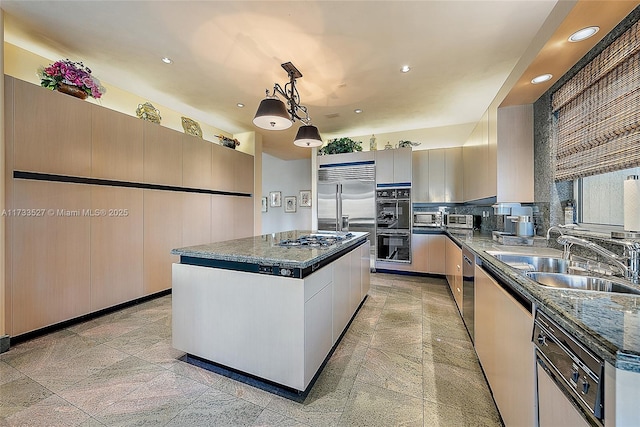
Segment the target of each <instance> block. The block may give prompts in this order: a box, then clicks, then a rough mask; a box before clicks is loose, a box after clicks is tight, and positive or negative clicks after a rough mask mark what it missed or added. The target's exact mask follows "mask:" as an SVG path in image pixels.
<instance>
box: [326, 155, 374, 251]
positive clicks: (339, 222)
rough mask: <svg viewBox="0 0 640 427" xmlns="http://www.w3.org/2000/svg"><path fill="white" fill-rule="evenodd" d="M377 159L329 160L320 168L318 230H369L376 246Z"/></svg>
mask: <svg viewBox="0 0 640 427" xmlns="http://www.w3.org/2000/svg"><path fill="white" fill-rule="evenodd" d="M375 186H376V185H375V163H374V162H373V161H363V162H352V163H340V164H325V165H320V168H319V170H318V230H330V231H368V232H369V233H370V235H369V240H370V242H371V248H372V250H374V249H373V248H375V234H376V222H375Z"/></svg>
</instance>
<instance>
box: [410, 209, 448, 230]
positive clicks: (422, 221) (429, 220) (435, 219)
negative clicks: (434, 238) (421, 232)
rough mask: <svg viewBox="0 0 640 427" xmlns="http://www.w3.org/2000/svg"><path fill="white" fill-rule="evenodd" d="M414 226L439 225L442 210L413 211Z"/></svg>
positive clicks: (440, 224)
mask: <svg viewBox="0 0 640 427" xmlns="http://www.w3.org/2000/svg"><path fill="white" fill-rule="evenodd" d="M413 226H414V227H441V226H442V212H414V213H413Z"/></svg>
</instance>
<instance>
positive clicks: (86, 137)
mask: <svg viewBox="0 0 640 427" xmlns="http://www.w3.org/2000/svg"><path fill="white" fill-rule="evenodd" d="M90 105H91V104H89V103H87V102H85V101H82V100H80V99H77V98H74V97H71V96H69V95H65V94H62V93H59V92H51V91H50V90H47V89H43V88H41V87H40V86H36V85H34V84H32V83H27V82H25V81H22V80H18V79H14V105H13V110H14V141H15V143H14V147H15V151H14V169H16V170H20V171H28V172H40V173H49V174H59V175H73V176H85V177H88V176H90V175H91V108H89V107H90Z"/></svg>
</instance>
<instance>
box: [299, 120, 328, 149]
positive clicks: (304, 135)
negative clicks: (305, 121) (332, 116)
mask: <svg viewBox="0 0 640 427" xmlns="http://www.w3.org/2000/svg"><path fill="white" fill-rule="evenodd" d="M293 143H294V144H295V145H297V146H298V147H307V148H312V147H319V146H321V145H322V138H320V132H318V128H317V127H315V126H312V125H302V126H300V128H299V129H298V133H297V135H296V139H294V140H293Z"/></svg>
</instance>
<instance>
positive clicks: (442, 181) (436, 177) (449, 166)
mask: <svg viewBox="0 0 640 427" xmlns="http://www.w3.org/2000/svg"><path fill="white" fill-rule="evenodd" d="M463 169H464V167H463V160H462V147H454V148H439V149H433V150H420V151H414V152H413V155H412V175H413V182H412V199H413V201H414V203H415V202H423V203H454V202H462V201H463V200H464V197H463V191H464V182H463V175H464V172H463Z"/></svg>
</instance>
